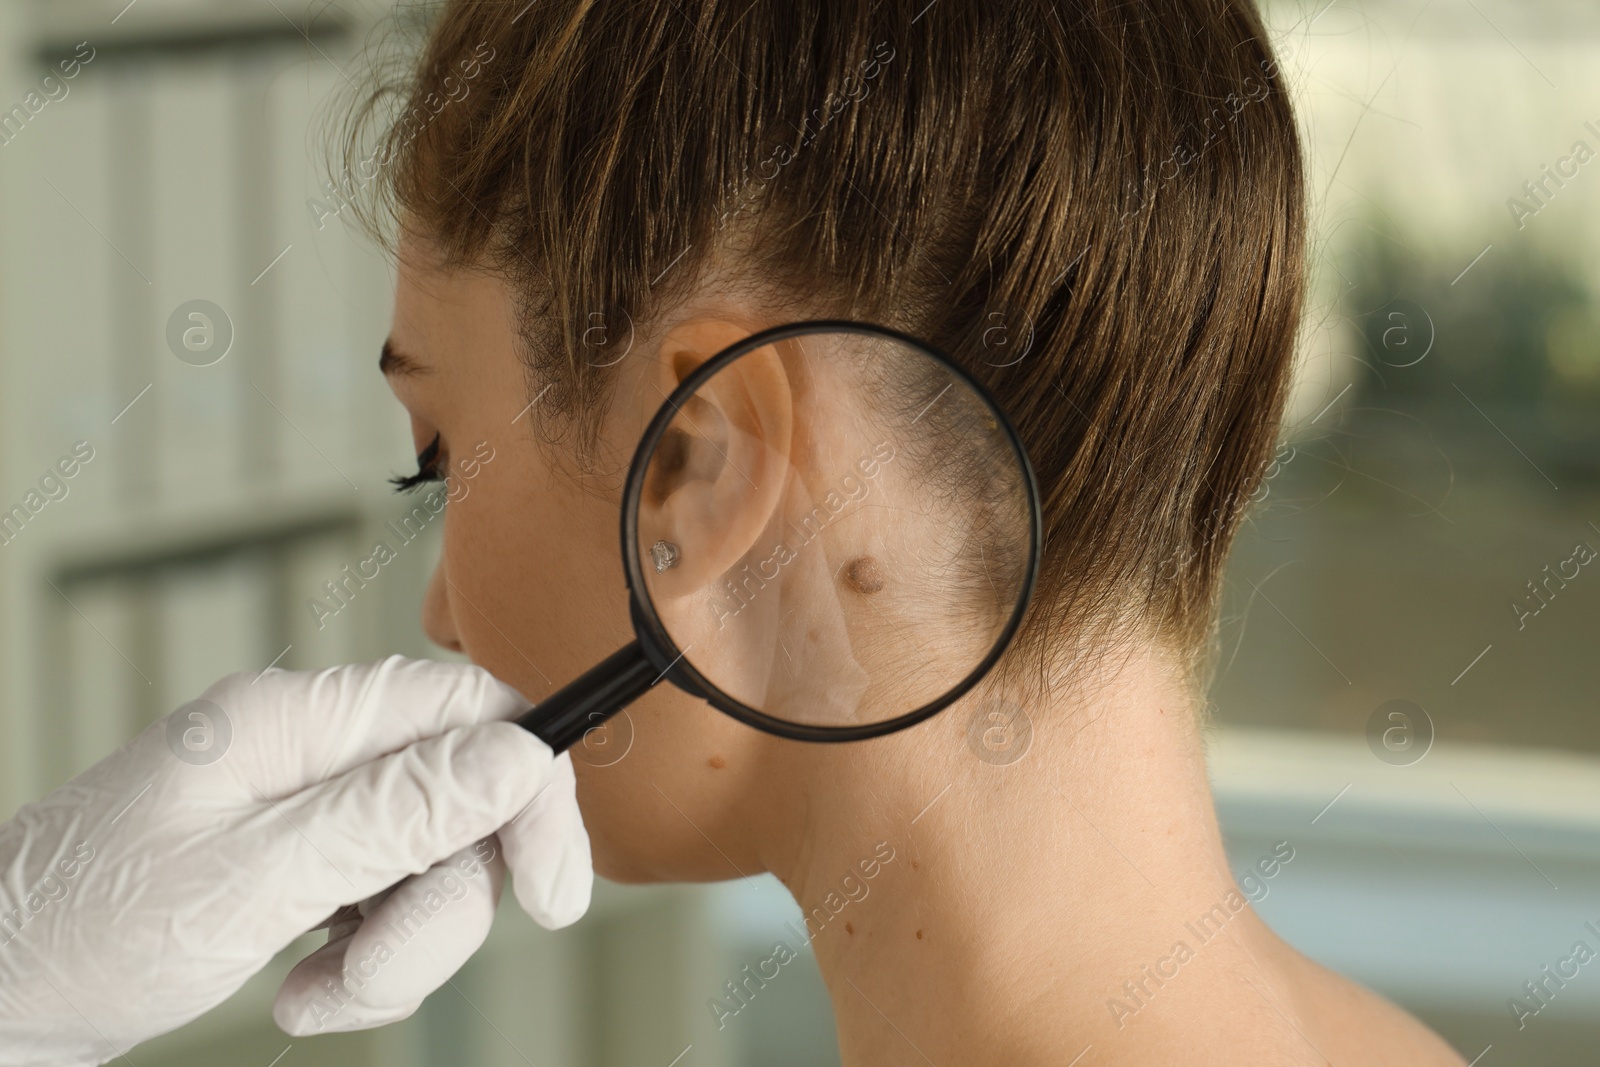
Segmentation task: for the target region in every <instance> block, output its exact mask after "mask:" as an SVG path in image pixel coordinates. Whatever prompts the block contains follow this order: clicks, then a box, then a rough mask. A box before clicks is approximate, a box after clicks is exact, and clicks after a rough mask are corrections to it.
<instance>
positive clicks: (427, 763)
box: [0, 656, 593, 1067]
mask: <svg viewBox="0 0 1600 1067" xmlns="http://www.w3.org/2000/svg"><path fill="white" fill-rule="evenodd" d="M527 706H528V705H527V703H526V702H525V701H524V700H523V699H522V698H521V697H520V696H518V695H517V694H516V693H515V692H513V691H512V690H511V689H509V688H507V687H506V686H504V685H502V684H500V683H499V682H497V681H495V680H494V679H493V678H492V677H491V676H490V675H489V674H488V673H487V672H485V671H483V670H481V669H479V668H477V667H470V666H462V665H455V664H445V663H434V662H429V661H425V660H407V659H403V658H401V657H399V656H393V657H391V658H389V659H387V660H384V661H382V662H381V663H374V664H365V665H360V666H351V667H338V668H334V669H332V670H326V671H318V672H294V671H281V670H273V671H268V672H267V673H265V674H263V675H259V676H258V675H254V674H239V675H233V676H231V677H229V678H225V679H223V680H222V681H220V682H218V683H217V684H216V685H214V686H212V687H211V688H210V689H208V690H207V691H206V692H205V694H204V695H203V696H202V698H201V700H200V701H195V702H191V703H189V704H185V705H184V706H183V707H181V708H179V709H178V710H177V711H175V712H173V713H172V715H170V716H168V718H167V719H165V720H163V721H161V722H158V723H155V724H154V725H152V726H151V727H150V728H149V729H147V730H145V731H144V732H143V733H141V734H140V735H139V736H138V737H137V738H135V739H134V740H133V741H132V742H131V743H129V744H128V745H127V746H125V747H124V748H122V749H120V750H118V751H117V752H114V753H112V754H111V755H110V756H108V757H107V758H106V759H104V760H102V761H101V762H100V763H98V764H96V765H95V766H94V767H92V768H90V769H89V770H88V771H85V772H84V773H83V774H81V775H79V776H78V777H77V778H74V779H72V780H71V781H70V782H67V783H66V784H65V785H63V786H62V787H61V788H59V789H57V790H55V791H54V792H52V793H51V794H49V795H48V796H46V797H45V798H44V799H42V800H40V801H38V802H36V803H33V804H29V805H27V806H26V807H24V808H23V809H22V810H21V811H19V812H18V813H17V815H16V817H15V818H14V819H12V820H11V821H10V822H8V823H5V824H4V825H0V1064H3V1065H5V1067H18V1065H28V1067H32V1065H35V1064H50V1065H52V1067H58V1065H63V1064H67V1065H79V1064H100V1063H104V1062H106V1061H108V1060H111V1059H113V1058H115V1057H117V1056H119V1055H121V1054H123V1053H125V1052H126V1051H127V1050H128V1049H129V1048H130V1047H131V1046H133V1045H134V1044H136V1043H138V1042H140V1041H143V1040H145V1039H147V1038H150V1037H153V1036H155V1035H157V1034H160V1033H164V1032H166V1031H168V1030H172V1029H175V1028H176V1027H178V1026H181V1025H183V1024H184V1023H186V1022H188V1021H189V1020H191V1019H194V1018H195V1017H196V1016H199V1015H201V1014H203V1013H204V1012H206V1011H207V1010H209V1009H210V1008H212V1007H214V1006H216V1005H217V1004H219V1003H221V1002H222V1001H223V1000H225V999H227V998H228V997H229V996H230V995H231V994H232V993H233V992H234V991H235V990H237V989H238V988H239V987H240V986H241V985H243V984H244V982H245V980H246V979H247V978H249V977H250V976H251V975H252V974H255V973H256V972H257V971H259V970H260V969H261V968H262V967H263V966H264V965H265V964H266V963H267V962H268V961H269V960H270V959H271V958H272V956H273V955H274V954H275V953H277V952H278V951H280V950H281V949H283V948H284V947H285V946H287V945H288V944H289V943H290V942H291V941H293V940H294V939H295V938H297V937H299V936H300V935H301V934H303V933H305V932H306V931H307V930H308V929H310V928H312V927H313V926H315V925H316V924H318V923H319V922H321V921H323V920H326V919H328V918H329V916H330V915H332V914H333V913H334V912H335V911H337V910H338V909H340V908H341V906H343V905H350V904H354V903H356V902H362V901H365V902H367V904H366V905H365V907H364V910H365V911H366V912H367V915H366V918H365V919H364V920H362V919H361V918H360V916H356V917H355V918H354V919H349V918H348V916H349V915H350V914H352V913H353V909H348V908H347V909H346V910H345V911H344V912H342V913H341V914H340V916H339V920H340V921H338V922H336V923H335V924H334V925H333V927H332V928H331V929H330V942H329V944H328V945H327V946H325V947H324V948H322V949H319V950H318V951H317V952H315V953H313V954H312V955H311V956H309V957H308V958H307V959H306V960H304V961H302V962H301V963H300V964H299V965H298V966H297V967H296V968H295V970H294V971H293V972H292V973H291V975H290V977H289V979H288V980H287V981H286V982H285V983H284V986H283V988H282V989H281V990H280V991H279V994H278V1001H277V1005H276V1007H275V1009H274V1016H275V1017H276V1018H277V1020H278V1022H279V1025H281V1026H283V1027H284V1028H285V1029H287V1030H289V1031H290V1032H291V1033H294V1034H302V1033H314V1032H318V1031H323V1032H329V1031H333V1030H349V1029H357V1028H360V1027H366V1026H375V1025H378V1024H380V1023H383V1022H390V1021H394V1020H396V1019H401V1018H404V1017H405V1016H407V1015H410V1014H411V1013H412V1012H413V1011H415V1010H416V1008H417V1006H418V1005H419V1004H420V1002H421V1000H422V998H423V997H424V996H425V995H426V994H428V993H429V992H431V991H433V990H434V989H436V988H438V987H439V986H440V985H442V984H443V983H444V982H445V981H446V980H447V979H448V978H449V977H450V976H451V975H452V974H453V973H454V972H455V970H456V968H457V967H459V966H460V965H461V963H462V962H463V961H464V960H465V959H466V958H467V957H468V956H470V955H471V954H472V952H473V951H474V950H476V949H477V947H478V946H479V945H480V944H481V943H482V942H483V939H484V938H485V936H487V934H488V931H489V925H490V921H491V918H492V916H493V914H494V905H495V902H496V901H497V900H498V898H499V890H500V884H501V879H502V878H503V876H504V871H505V870H506V868H507V867H509V868H510V870H511V872H512V874H513V877H514V880H515V887H516V894H517V900H518V902H519V903H521V905H522V906H523V908H524V909H526V910H527V911H528V912H529V914H531V915H532V916H533V918H534V919H536V920H537V921H538V922H540V923H541V924H542V925H544V926H546V927H550V928H552V929H553V928H555V927H558V926H563V925H566V924H567V923H571V922H573V921H575V920H576V919H577V918H578V917H579V916H581V915H582V914H583V912H584V911H585V910H586V909H587V908H588V905H589V893H590V889H591V886H592V883H593V872H592V868H591V866H590V860H589V839H588V836H587V834H585V832H584V829H583V822H582V819H581V817H580V816H579V814H578V808H577V803H576V800H575V798H574V783H573V776H572V764H571V762H570V760H568V759H567V758H566V756H565V755H563V756H562V757H561V758H560V759H556V758H554V757H552V755H551V753H550V750H549V748H548V747H546V746H545V744H544V743H543V742H541V741H539V740H538V739H537V738H535V737H534V736H533V735H532V734H529V733H528V732H526V731H525V730H523V729H521V728H520V727H518V726H515V725H513V724H511V723H506V722H498V721H492V720H500V719H506V718H510V717H513V716H515V715H516V714H518V713H519V712H521V711H523V710H525V709H526V708H527ZM497 831H498V833H497ZM407 876H412V877H407ZM396 883H399V884H398V886H396ZM390 887H394V890H393V892H392V893H385V891H386V890H388V889H389V888H390ZM380 894H381V895H380ZM380 941H386V944H387V949H388V951H387V952H384V951H380V950H379V949H378V944H379V942H380ZM346 967H348V970H345V968H346ZM341 972H343V973H341Z"/></svg>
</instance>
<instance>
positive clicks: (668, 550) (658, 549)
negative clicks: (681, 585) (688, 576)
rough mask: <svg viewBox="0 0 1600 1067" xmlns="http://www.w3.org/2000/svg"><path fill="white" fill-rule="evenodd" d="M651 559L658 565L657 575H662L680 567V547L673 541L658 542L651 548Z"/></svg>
mask: <svg viewBox="0 0 1600 1067" xmlns="http://www.w3.org/2000/svg"><path fill="white" fill-rule="evenodd" d="M650 559H651V561H652V562H654V563H655V565H656V573H657V574H661V573H662V572H664V571H665V570H667V569H668V568H669V567H676V566H677V565H678V546H677V545H675V544H673V543H672V542H671V541H657V542H656V543H655V544H653V545H651V546H650Z"/></svg>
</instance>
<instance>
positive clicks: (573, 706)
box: [517, 641, 662, 754]
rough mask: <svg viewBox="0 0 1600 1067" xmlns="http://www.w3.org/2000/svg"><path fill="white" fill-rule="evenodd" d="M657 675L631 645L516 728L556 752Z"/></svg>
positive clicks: (555, 695) (644, 688)
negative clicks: (519, 728) (526, 732)
mask: <svg viewBox="0 0 1600 1067" xmlns="http://www.w3.org/2000/svg"><path fill="white" fill-rule="evenodd" d="M661 676H662V672H661V671H660V670H659V669H658V668H657V667H656V666H655V665H654V664H652V663H651V662H650V660H649V659H648V658H646V656H645V654H644V648H643V647H642V646H641V645H640V644H639V642H638V641H630V642H628V644H626V645H624V646H622V647H621V648H619V649H618V650H617V651H615V652H613V653H612V654H611V655H609V656H607V657H606V658H605V659H603V660H601V661H600V662H599V663H598V664H596V665H595V666H594V667H591V668H589V669H588V670H587V671H584V672H583V673H582V674H580V675H579V676H578V677H577V678H575V679H573V680H572V681H571V682H569V683H568V684H566V685H564V686H562V687H561V688H560V689H558V690H556V691H555V692H554V693H552V694H550V695H549V696H548V697H546V698H545V699H544V700H541V701H540V702H539V703H538V705H537V706H536V707H534V709H533V710H532V711H530V712H528V713H527V714H526V715H524V716H522V718H520V719H518V720H517V725H518V726H520V727H522V728H523V729H525V730H527V731H528V732H529V733H531V734H533V735H534V736H535V737H537V738H538V739H539V740H541V741H543V742H544V743H545V744H547V745H549V746H550V748H551V749H552V750H554V751H555V752H556V753H557V754H560V753H562V752H565V751H566V750H567V749H569V748H571V747H572V746H573V745H575V744H577V743H578V742H579V741H581V740H583V735H584V734H586V733H588V732H589V731H590V730H592V729H594V728H595V727H597V726H599V725H600V724H601V723H603V722H605V721H606V720H607V719H609V718H611V716H613V715H615V714H616V713H617V712H619V711H621V710H622V709H623V708H624V707H626V706H627V705H629V704H631V703H633V702H634V701H635V700H637V699H639V697H641V696H643V695H644V694H645V693H646V692H648V691H649V690H650V688H651V687H652V686H654V685H655V684H656V682H658V681H660V680H661Z"/></svg>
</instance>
